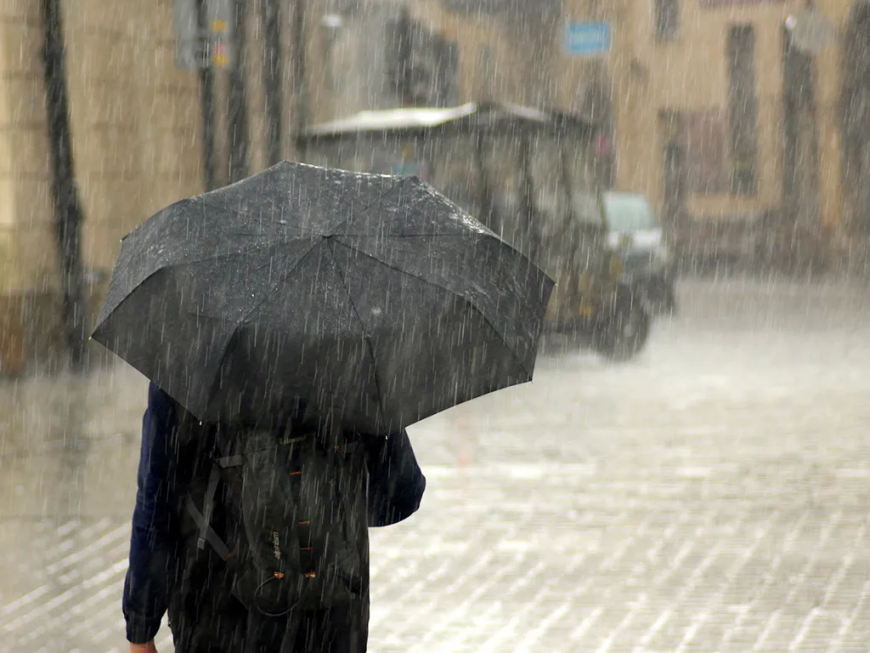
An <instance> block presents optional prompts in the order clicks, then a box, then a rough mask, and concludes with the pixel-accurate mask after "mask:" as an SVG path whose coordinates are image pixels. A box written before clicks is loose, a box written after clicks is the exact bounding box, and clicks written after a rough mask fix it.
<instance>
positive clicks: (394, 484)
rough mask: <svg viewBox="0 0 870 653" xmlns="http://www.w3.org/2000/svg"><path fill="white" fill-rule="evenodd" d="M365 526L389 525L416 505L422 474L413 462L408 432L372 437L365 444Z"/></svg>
mask: <svg viewBox="0 0 870 653" xmlns="http://www.w3.org/2000/svg"><path fill="white" fill-rule="evenodd" d="M368 468H369V488H368V522H369V526H390V525H392V524H397V523H398V522H400V521H402V520H404V519H407V518H408V517H410V516H411V515H413V514H414V513H415V512H417V510H418V509H419V507H420V502H421V501H422V499H423V492H424V491H425V490H426V477H425V476H423V472H422V471H421V470H420V466H419V465H418V464H417V458H416V456H414V449H413V448H412V447H411V440H410V439H409V438H408V433H407V432H406V431H404V430H403V431H402V432H401V433H395V434H393V435H391V436H390V437H389V438H383V437H378V438H376V439H373V440H372V442H371V444H370V446H369V447H368Z"/></svg>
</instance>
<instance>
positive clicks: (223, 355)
mask: <svg viewBox="0 0 870 653" xmlns="http://www.w3.org/2000/svg"><path fill="white" fill-rule="evenodd" d="M318 242H322V241H315V242H313V243H312V244H311V247H309V248H308V251H307V252H305V253H304V254H303V255H302V256H300V257H299V260H297V261H296V263H294V264H293V265H292V266H290V269H289V270H287V271H286V272H285V273H284V274H283V275H281V278H280V279H279V280H278V281H276V282H275V287H274V288H272V289H271V290H270V291H269V292H268V293H266V296H265V297H263V298H262V299H261V300H260V301H259V302H257V304H256V305H255V306H254V307H252V308H251V310H249V311H247V312H246V313H245V314H244V315H243V316H242V317H241V319H239V321H238V323H237V324H236V326H234V327H233V330H232V331H231V332H230V335H229V337H228V338H227V341H226V342H225V343H224V348H223V352H222V353H221V355H220V357H219V358H218V362H217V366H216V367H215V378H213V379H212V381H211V384H210V387H209V392H208V397H209V398H208V399H207V401H206V405H205V409H204V410H203V416H205V415H207V414H208V409H209V404H210V403H211V399H210V397H211V396H212V395H213V393H214V384H215V383H217V380H218V373H219V372H220V369H221V366H222V365H223V363H224V359H225V358H226V355H227V350H228V349H229V346H230V342H231V341H232V340H233V338H235V337H236V335H237V334H238V332H239V329H240V328H241V326H242V325H243V324H244V323H245V320H247V319H248V318H249V317H251V315H253V314H254V312H256V311H257V310H258V309H259V308H260V307H261V306H262V305H263V304H265V303H266V301H268V300H269V298H270V297H272V295H274V294H275V293H276V292H277V291H278V288H280V287H281V284H282V283H284V281H286V280H287V278H288V277H289V276H290V275H291V274H292V273H293V271H294V270H295V269H296V268H298V267H299V266H300V265H301V264H302V261H304V260H305V259H306V258H308V256H309V255H310V254H311V252H313V251H314V248H315V247H317V244H318Z"/></svg>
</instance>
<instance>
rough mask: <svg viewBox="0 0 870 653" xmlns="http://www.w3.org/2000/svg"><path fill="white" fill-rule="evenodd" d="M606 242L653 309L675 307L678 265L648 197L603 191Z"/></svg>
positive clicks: (632, 283) (632, 282) (673, 308)
mask: <svg viewBox="0 0 870 653" xmlns="http://www.w3.org/2000/svg"><path fill="white" fill-rule="evenodd" d="M603 203H604V215H605V220H606V222H607V243H608V246H609V247H610V249H611V250H612V251H613V252H615V253H616V254H617V255H618V256H619V258H620V260H621V261H622V274H623V276H624V278H625V279H626V280H627V281H629V282H631V285H632V286H635V287H637V288H639V289H640V292H641V293H642V294H643V295H644V298H645V300H646V301H647V303H648V305H649V308H650V309H651V310H652V311H653V312H657V313H658V312H673V311H674V310H676V303H677V302H676V289H675V285H676V277H677V274H676V265H675V263H674V258H673V256H672V254H671V251H670V248H669V247H668V245H667V243H666V242H665V239H664V235H663V232H662V225H661V223H660V222H659V219H658V217H657V216H656V213H655V210H654V209H653V207H652V206H651V205H650V203H649V200H648V199H647V198H646V197H645V196H644V195H640V194H637V193H613V192H607V193H603Z"/></svg>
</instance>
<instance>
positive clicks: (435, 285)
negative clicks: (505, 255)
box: [335, 234, 546, 378]
mask: <svg viewBox="0 0 870 653" xmlns="http://www.w3.org/2000/svg"><path fill="white" fill-rule="evenodd" d="M480 235H482V236H489V234H480ZM494 237H495V238H498V237H497V236H494ZM335 242H337V243H338V244H339V245H342V246H344V247H346V248H348V249H349V250H351V251H353V252H358V253H359V254H362V255H363V256H366V257H368V258H370V259H372V260H373V261H376V262H377V263H380V264H381V265H385V266H387V267H388V268H390V269H391V270H396V271H397V272H400V273H402V274H404V275H407V276H409V277H411V278H413V279H417V280H418V281H422V282H423V283H425V284H428V285H430V286H434V287H436V288H440V289H441V290H444V291H446V292H449V293H451V294H453V295H455V296H457V297H461V298H462V299H463V300H465V302H466V303H467V304H468V305H469V306H471V308H473V309H474V310H475V311H477V313H478V314H479V315H480V316H481V317H482V318H483V320H484V322H486V324H487V326H488V327H489V328H490V329H492V330H493V332H495V334H496V335H497V336H498V337H499V338H501V340H502V342H504V343H505V347H506V348H507V350H508V351H509V352H510V353H511V355H512V356H513V357H514V360H516V362H517V363H518V364H519V366H520V368H521V369H522V370H523V372H525V373H526V374H528V376H529V378H531V377H532V374H531V373H530V372H529V370H528V369H527V368H526V366H525V364H524V363H523V361H522V360H520V357H519V356H518V355H517V352H516V351H514V349H513V347H510V346H509V345H508V344H507V339H506V338H505V337H504V334H502V333H501V331H499V329H498V328H497V327H496V326H495V324H493V323H492V320H490V319H489V318H488V317H487V316H486V314H485V313H484V312H483V311H482V310H480V308H478V307H477V306H476V305H475V304H474V302H473V301H472V300H470V299H468V298H467V297H465V296H464V295H461V294H459V293H458V292H456V291H454V290H451V289H450V288H445V287H444V286H442V285H441V284H438V283H433V282H432V281H430V280H428V279H425V278H423V277H421V276H419V275H416V274H412V273H410V272H408V271H407V270H403V269H402V268H399V267H396V266H395V265H390V264H389V263H387V262H386V261H382V260H380V259H378V258H376V257H374V256H372V255H371V254H369V253H368V252H364V251H362V250H361V249H357V248H356V247H351V246H350V245H348V244H347V243H344V242H342V241H341V240H336V241H335ZM545 276H546V275H545ZM348 294H350V290H349V289H348ZM351 301H353V300H351ZM354 310H356V307H354ZM363 328H365V325H363Z"/></svg>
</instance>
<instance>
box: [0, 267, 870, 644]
mask: <svg viewBox="0 0 870 653" xmlns="http://www.w3.org/2000/svg"><path fill="white" fill-rule="evenodd" d="M681 299H682V311H681V313H680V315H679V316H678V317H677V318H675V319H674V320H673V321H666V322H662V323H659V324H658V325H657V326H656V329H655V332H654V333H653V336H652V339H651V342H650V346H649V348H648V350H647V351H646V352H645V353H644V354H643V355H642V356H641V357H640V359H638V360H637V361H634V362H631V363H628V364H622V365H608V364H605V363H603V362H601V361H599V360H598V359H597V358H595V357H594V356H591V355H589V354H586V353H582V352H576V351H572V350H570V348H566V347H565V346H564V345H563V344H560V343H557V342H554V343H550V344H549V346H548V350H547V353H546V354H545V356H544V357H543V358H542V360H541V361H540V363H539V367H538V377H537V380H536V382H535V383H534V384H532V385H528V386H524V387H520V388H514V389H511V390H508V391H505V392H502V393H499V394H497V395H493V396H491V397H487V398H485V399H482V400H479V401H476V402H473V403H471V404H468V405H465V406H462V407H459V408H456V409H454V410H452V411H450V412H448V413H446V414H444V415H441V416H438V417H436V418H433V419H430V420H428V421H426V422H424V423H422V424H420V425H418V426H416V427H415V428H414V429H412V437H413V440H414V443H415V448H416V450H417V453H418V456H419V458H420V460H421V463H422V465H423V467H424V471H425V472H426V475H427V477H428V481H429V487H428V490H427V494H426V497H425V500H424V505H423V508H422V510H421V511H420V513H418V514H417V515H416V516H414V517H413V518H412V519H410V520H408V521H407V522H406V523H404V524H401V525H398V526H395V527H392V528H389V529H383V530H377V531H374V532H373V535H372V556H373V562H372V566H373V584H372V593H373V596H372V600H373V608H372V624H371V631H372V634H371V646H370V649H371V650H372V651H375V652H378V653H381V652H383V653H388V652H389V653H399V652H401V653H406V652H411V653H436V652H445V653H446V652H450V653H454V652H455V653H464V652H468V653H472V652H474V653H477V652H480V653H496V652H502V651H515V652H538V651H541V652H544V651H547V652H557V651H565V652H574V651H577V652H581V651H582V652H587V651H589V652H600V653H604V652H606V651H609V652H612V653H628V652H631V653H651V652H662V653H664V652H665V651H667V652H668V653H671V652H681V651H682V652H686V653H689V652H697V653H701V652H704V653H710V652H713V651H720V652H723V653H724V652H737V651H765V652H771V653H773V652H779V653H784V652H786V651H789V652H791V651H795V652H798V651H801V652H803V651H806V652H813V653H818V652H821V651H829V652H831V653H835V652H843V653H845V652H852V651H868V650H870V598H868V597H870V550H868V543H870V534H868V532H867V531H868V525H870V514H868V509H870V455H868V453H870V434H868V429H867V425H868V423H870V401H868V390H870V320H868V318H870V290H867V289H861V288H849V287H845V286H838V285H828V286H806V285H802V284H787V283H776V284H768V283H761V282H758V281H732V282H729V283H719V284H714V283H710V282H695V281H693V282H685V283H683V284H682V288H681ZM143 397H144V381H143V380H142V379H141V377H138V376H136V375H135V374H134V373H132V372H128V371H125V370H119V371H116V372H114V373H105V374H97V375H94V376H93V377H92V378H90V379H89V380H87V381H84V382H78V383H75V382H73V381H72V380H71V379H69V378H62V379H56V380H51V381H49V380H45V379H35V380H29V381H24V382H20V383H18V384H15V385H12V384H8V385H5V386H0V651H2V652H7V651H8V652H9V653H12V652H14V653H19V652H21V653H29V652H36V651H45V652H48V653H56V652H72V651H81V652H87V653H90V652H98V653H108V652H109V651H122V650H123V646H124V643H123V622H122V619H121V615H120V607H119V600H120V586H121V582H122V579H123V575H124V571H125V567H126V554H127V546H128V538H129V525H128V523H129V517H130V512H131V510H132V502H133V496H134V490H135V469H136V464H137V460H138V441H139V433H138V425H139V420H140V417H141V410H142V408H143ZM161 637H162V638H163V641H162V642H160V646H159V649H160V651H161V652H163V651H170V650H171V645H170V643H169V641H168V639H167V633H166V631H165V629H164V630H163V631H161Z"/></svg>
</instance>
